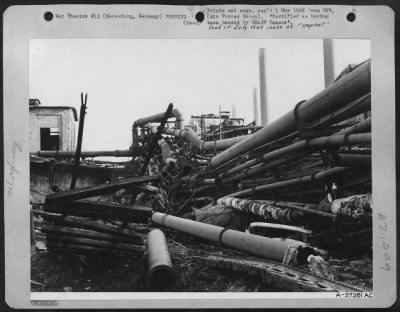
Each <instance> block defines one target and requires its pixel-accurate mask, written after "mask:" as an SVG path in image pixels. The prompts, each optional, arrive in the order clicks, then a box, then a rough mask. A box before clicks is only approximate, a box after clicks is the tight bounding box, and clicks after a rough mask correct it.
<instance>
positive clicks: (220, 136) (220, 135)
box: [218, 105, 222, 140]
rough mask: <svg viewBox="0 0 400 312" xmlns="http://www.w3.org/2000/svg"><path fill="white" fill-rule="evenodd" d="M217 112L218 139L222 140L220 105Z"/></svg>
mask: <svg viewBox="0 0 400 312" xmlns="http://www.w3.org/2000/svg"><path fill="white" fill-rule="evenodd" d="M218 110H219V139H220V140H222V133H221V132H222V121H221V105H218Z"/></svg>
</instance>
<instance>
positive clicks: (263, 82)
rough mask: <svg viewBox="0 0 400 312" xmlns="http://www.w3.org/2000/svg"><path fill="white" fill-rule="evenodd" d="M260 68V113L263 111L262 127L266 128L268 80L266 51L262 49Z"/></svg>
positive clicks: (260, 52)
mask: <svg viewBox="0 0 400 312" xmlns="http://www.w3.org/2000/svg"><path fill="white" fill-rule="evenodd" d="M258 52H259V66H260V111H261V126H266V125H267V123H268V115H267V113H268V112H267V110H268V107H267V104H268V103H267V79H266V73H265V49H264V48H260V49H259V50H258Z"/></svg>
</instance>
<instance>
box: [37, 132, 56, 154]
mask: <svg viewBox="0 0 400 312" xmlns="http://www.w3.org/2000/svg"><path fill="white" fill-rule="evenodd" d="M59 149H60V130H59V128H40V150H41V151H55V150H59Z"/></svg>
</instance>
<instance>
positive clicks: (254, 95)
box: [253, 88, 260, 126]
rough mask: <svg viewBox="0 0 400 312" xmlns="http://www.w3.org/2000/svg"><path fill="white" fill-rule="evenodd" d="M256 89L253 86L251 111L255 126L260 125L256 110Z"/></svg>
mask: <svg viewBox="0 0 400 312" xmlns="http://www.w3.org/2000/svg"><path fill="white" fill-rule="evenodd" d="M257 93H258V90H257V88H253V111H254V122H255V124H256V126H259V125H260V117H259V116H260V114H259V110H258V107H259V106H258V96H257Z"/></svg>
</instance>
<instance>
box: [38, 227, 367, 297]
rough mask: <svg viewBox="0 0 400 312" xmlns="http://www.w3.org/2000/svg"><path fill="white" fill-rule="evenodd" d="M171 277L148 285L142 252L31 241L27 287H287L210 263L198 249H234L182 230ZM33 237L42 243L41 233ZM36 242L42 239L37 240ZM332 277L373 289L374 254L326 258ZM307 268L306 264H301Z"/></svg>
mask: <svg viewBox="0 0 400 312" xmlns="http://www.w3.org/2000/svg"><path fill="white" fill-rule="evenodd" d="M165 234H166V236H167V238H168V245H169V251H170V255H171V260H172V263H173V278H171V279H170V280H169V281H165V284H166V286H165V287H162V286H159V285H158V286H157V285H151V284H150V282H149V280H148V270H147V261H146V256H145V255H143V256H138V257H136V258H135V257H132V256H129V257H128V256H122V255H120V256H118V255H90V256H80V255H76V254H66V253H65V254H61V253H57V254H56V253H54V252H49V251H39V250H37V248H36V247H35V246H32V254H31V290H32V291H33V292H68V291H74V292H149V291H168V292H235V291H239V292H272V291H291V290H290V289H285V288H283V287H281V286H280V285H270V284H267V283H266V282H264V281H263V280H262V278H261V277H258V276H250V275H248V274H246V273H240V272H234V271H232V270H229V269H214V268H211V267H209V266H207V265H205V264H203V263H200V262H199V261H198V260H196V259H194V258H193V256H196V255H207V254H210V253H213V254H225V255H235V254H237V253H236V252H234V251H231V250H228V249H223V248H221V247H220V246H217V245H211V244H209V243H208V242H205V241H199V240H198V239H195V238H192V237H188V236H187V235H184V234H182V233H174V232H172V231H168V232H166V233H165ZM36 242H42V243H44V240H43V237H37V238H36ZM39 244H40V243H39ZM328 263H329V269H330V271H331V272H332V273H333V276H334V279H335V280H336V281H341V282H345V283H348V284H351V285H354V286H358V287H360V288H363V289H365V290H367V291H372V259H371V257H370V256H360V257H358V258H347V259H346V258H344V259H332V258H329V259H328ZM303 269H305V270H308V268H307V267H306V268H303Z"/></svg>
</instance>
